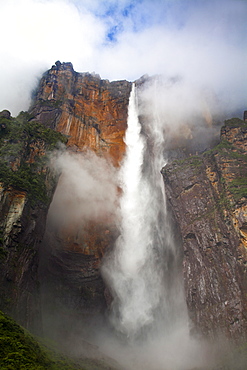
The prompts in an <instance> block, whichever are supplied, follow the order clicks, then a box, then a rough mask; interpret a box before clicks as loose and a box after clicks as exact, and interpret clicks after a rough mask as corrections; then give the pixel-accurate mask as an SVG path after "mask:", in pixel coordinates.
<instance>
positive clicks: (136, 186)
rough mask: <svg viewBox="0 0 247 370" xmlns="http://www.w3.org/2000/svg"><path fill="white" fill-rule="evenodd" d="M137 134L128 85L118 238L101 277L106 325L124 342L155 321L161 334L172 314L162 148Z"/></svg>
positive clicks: (135, 105) (170, 247)
mask: <svg viewBox="0 0 247 370" xmlns="http://www.w3.org/2000/svg"><path fill="white" fill-rule="evenodd" d="M143 130H144V131H145V128H143V127H142V126H141V124H140V122H139V119H138V102H137V94H136V87H135V85H134V84H133V87H132V91H131V94H130V99H129V108H128V128H127V130H126V136H125V143H126V156H125V159H124V162H123V165H122V168H121V174H120V177H121V187H122V191H123V193H122V197H121V200H120V211H121V225H120V236H119V238H118V239H117V241H116V245H115V249H114V251H113V252H112V254H111V256H110V257H108V259H107V260H106V261H105V264H104V266H103V276H104V277H105V279H106V281H108V285H109V286H110V290H111V292H112V296H113V304H112V312H111V321H112V323H113V325H114V327H115V328H116V329H117V330H118V331H119V332H121V333H123V334H124V335H126V336H127V337H128V338H135V337H137V336H140V333H141V332H143V330H145V329H149V330H150V329H151V328H154V327H155V326H157V325H158V326H159V325H160V323H161V318H162V322H163V323H165V327H166V330H167V327H168V326H169V323H170V321H171V320H170V319H171V317H170V315H169V311H171V313H172V312H173V313H174V307H170V308H169V306H171V299H170V297H169V291H170V290H171V285H174V281H172V280H173V279H172V278H171V273H170V269H169V268H168V265H169V264H170V265H172V264H174V260H176V258H175V254H176V252H175V249H174V246H173V243H172V239H171V235H170V233H171V232H170V230H169V224H168V222H167V214H166V205H165V198H164V190H163V181H162V177H161V174H160V170H161V161H162V160H163V158H162V145H161V144H160V142H161V140H157V138H156V139H154V140H151V141H152V142H153V144H152V145H149V144H148V142H147V135H145V134H144V133H143ZM152 135H155V129H154V132H153V133H152ZM170 267H171V266H170ZM174 280H176V279H174ZM158 318H159V323H158V324H157V319H158Z"/></svg>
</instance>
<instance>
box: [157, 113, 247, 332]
mask: <svg viewBox="0 0 247 370" xmlns="http://www.w3.org/2000/svg"><path fill="white" fill-rule="evenodd" d="M246 139H247V124H246V122H244V121H241V120H240V119H232V120H228V121H226V122H225V125H224V126H223V127H222V129H221V140H220V143H219V144H218V145H217V146H216V147H214V148H213V149H211V150H209V151H207V152H204V153H203V154H201V155H198V156H188V157H187V158H185V159H182V160H175V161H173V162H172V163H170V164H168V165H167V166H166V167H165V168H163V169H162V174H163V176H164V181H165V186H166V192H167V196H168V199H169V202H170V204H171V207H172V209H173V212H174V215H175V219H176V221H177V224H178V225H179V227H180V231H181V235H182V240H183V249H184V262H183V269H184V281H185V293H186V300H187V305H188V309H189V313H190V317H191V320H192V322H193V323H194V327H195V329H196V330H198V331H199V332H203V333H204V334H206V335H215V334H216V333H219V332H222V333H224V334H225V335H227V336H230V337H231V338H239V337H241V336H245V335H246V324H247V321H246V319H247V317H246V312H247V311H246V308H247V306H246V304H247V297H246V288H247V285H246V283H247V280H246V277H247V275H246V262H247V260H246V258H247V250H246V247H247V244H246V221H247V213H246V211H247V208H246V207H247V177H246V176H247V166H246V161H247V152H246V145H247V140H246Z"/></svg>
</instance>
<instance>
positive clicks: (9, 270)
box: [0, 111, 61, 332]
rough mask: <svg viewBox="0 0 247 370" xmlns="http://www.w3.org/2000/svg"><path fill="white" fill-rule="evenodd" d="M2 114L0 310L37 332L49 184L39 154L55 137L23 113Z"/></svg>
mask: <svg viewBox="0 0 247 370" xmlns="http://www.w3.org/2000/svg"><path fill="white" fill-rule="evenodd" d="M3 113H4V114H1V115H0V118H1V119H0V121H1V122H0V126H1V132H0V161H1V163H0V308H1V309H2V310H3V311H4V312H6V313H8V314H9V315H11V316H12V317H14V318H15V319H16V320H17V321H18V322H19V323H20V324H21V325H23V326H25V327H27V328H29V329H30V330H32V331H35V332H37V331H38V332H40V328H41V325H40V300H39V298H40V297H39V283H38V264H39V257H38V252H39V249H40V246H41V242H42V240H43V236H44V232H45V224H46V216H47V212H48V208H49V204H50V201H51V198H52V195H53V192H54V184H55V181H54V180H55V179H54V178H53V177H52V176H51V173H50V170H49V168H48V166H47V162H46V159H45V155H46V153H47V152H48V151H49V150H50V149H51V147H52V141H53V140H54V142H55V141H58V140H59V138H60V137H61V135H60V134H58V133H54V132H53V131H52V130H48V129H44V127H43V126H42V125H38V124H37V123H36V124H32V125H30V124H29V122H28V115H27V114H25V113H23V114H20V115H19V116H18V117H17V118H12V117H11V116H10V114H6V112H5V111H4V112H3ZM49 135H50V136H49ZM54 135H55V136H54ZM48 136H49V138H48ZM45 137H46V139H45Z"/></svg>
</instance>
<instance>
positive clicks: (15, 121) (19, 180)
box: [0, 112, 67, 203]
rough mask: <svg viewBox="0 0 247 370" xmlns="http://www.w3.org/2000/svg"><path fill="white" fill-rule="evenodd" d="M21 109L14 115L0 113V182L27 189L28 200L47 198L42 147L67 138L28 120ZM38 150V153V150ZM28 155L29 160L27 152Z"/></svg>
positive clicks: (54, 145) (52, 145) (43, 150)
mask: <svg viewBox="0 0 247 370" xmlns="http://www.w3.org/2000/svg"><path fill="white" fill-rule="evenodd" d="M29 120H30V115H29V114H28V113H27V112H21V113H20V114H19V116H18V117H17V118H12V117H10V118H9V119H8V118H5V117H0V182H2V183H3V184H4V186H5V188H7V187H9V186H11V187H14V188H16V189H19V190H24V191H26V192H27V194H28V196H29V198H30V199H31V200H32V202H37V201H42V202H44V203H45V202H47V200H48V199H47V191H46V184H45V179H46V173H45V162H46V156H45V155H44V154H45V152H46V151H51V150H52V149H54V148H56V146H57V145H58V143H59V142H62V143H66V141H67V139H66V138H65V137H64V136H63V135H62V134H60V133H59V132H56V131H54V130H51V129H49V128H47V127H45V126H44V125H42V124H40V123H38V122H35V121H29ZM39 152H40V153H39ZM31 155H32V157H33V158H32V160H30V156H31Z"/></svg>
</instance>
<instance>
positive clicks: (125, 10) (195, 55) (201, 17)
mask: <svg viewBox="0 0 247 370" xmlns="http://www.w3.org/2000/svg"><path fill="white" fill-rule="evenodd" d="M0 14H1V23H0V32H1V34H2V35H3V37H2V42H1V51H0V53H1V55H0V83H1V93H0V109H5V108H6V109H10V110H11V111H12V113H13V114H17V113H18V111H20V110H25V109H27V108H28V105H29V101H30V100H29V99H30V91H31V89H32V88H33V87H34V86H35V84H36V81H37V77H38V76H40V75H41V73H42V71H45V70H46V69H48V68H50V66H51V65H52V64H53V63H54V62H55V61H56V60H57V59H59V60H61V61H66V62H69V61H71V62H72V63H73V65H74V68H75V70H77V71H78V72H84V71H89V72H92V71H95V72H96V73H99V74H100V75H101V77H102V78H108V79H110V80H112V79H128V80H135V79H138V78H139V77H140V76H141V75H143V74H146V73H148V74H150V75H152V74H156V73H164V74H165V75H167V76H171V75H181V76H183V77H184V78H185V79H186V80H188V81H190V84H191V85H192V86H194V85H197V86H200V87H203V88H204V87H207V88H208V87H210V88H213V89H214V90H215V91H216V92H217V93H221V94H223V95H222V96H223V99H224V100H225V101H227V105H228V106H229V102H230V103H231V104H232V108H233V109H235V107H236V106H241V107H243V105H244V102H245V97H246V93H247V87H246V86H247V81H246V73H245V66H246V62H247V56H246V42H247V40H246V38H247V37H246V34H247V32H246V27H247V26H246V16H247V3H246V2H245V1H241V0H229V1H224V3H222V1H210V0H208V1H207V0H206V1H196V0H190V1H176V2H174V1H170V0H164V1H160V0H154V1H149V0H140V1H136V2H131V1H128V0H121V1H116V0H108V1H99V0H93V1H88V0H81V1H79V0H74V1H72V0H71V1H69V0H9V1H8V2H4V1H1V2H0ZM114 27H116V29H115V30H116V33H115V34H114ZM110 32H113V38H114V39H115V42H110V40H109V39H107V34H109V33H110Z"/></svg>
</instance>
